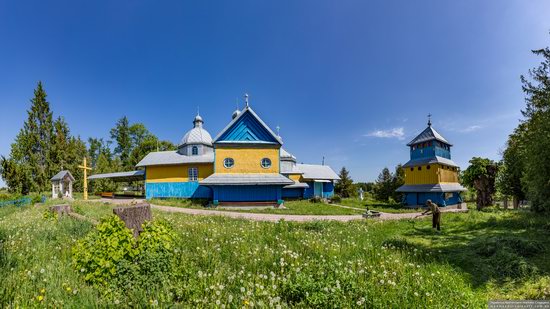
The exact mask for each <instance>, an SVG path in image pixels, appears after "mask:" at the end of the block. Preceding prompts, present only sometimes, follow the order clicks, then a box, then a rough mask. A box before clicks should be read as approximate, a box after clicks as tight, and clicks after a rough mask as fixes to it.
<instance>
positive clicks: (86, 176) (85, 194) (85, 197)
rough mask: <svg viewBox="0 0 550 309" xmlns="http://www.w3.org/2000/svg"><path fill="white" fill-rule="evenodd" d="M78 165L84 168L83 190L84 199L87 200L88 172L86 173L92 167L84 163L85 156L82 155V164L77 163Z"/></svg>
mask: <svg viewBox="0 0 550 309" xmlns="http://www.w3.org/2000/svg"><path fill="white" fill-rule="evenodd" d="M78 167H79V168H81V169H83V170H84V186H83V190H84V200H87V199H88V173H87V171H88V170H91V169H92V168H91V167H88V166H87V165H86V157H84V160H82V165H79V166H78Z"/></svg>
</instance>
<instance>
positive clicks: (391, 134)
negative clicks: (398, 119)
mask: <svg viewBox="0 0 550 309" xmlns="http://www.w3.org/2000/svg"><path fill="white" fill-rule="evenodd" d="M365 136H369V137H379V138H397V139H399V140H402V139H404V138H405V130H404V129H403V128H402V127H401V128H393V129H389V130H375V131H372V132H370V133H368V134H365Z"/></svg>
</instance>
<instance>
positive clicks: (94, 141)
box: [88, 137, 112, 168]
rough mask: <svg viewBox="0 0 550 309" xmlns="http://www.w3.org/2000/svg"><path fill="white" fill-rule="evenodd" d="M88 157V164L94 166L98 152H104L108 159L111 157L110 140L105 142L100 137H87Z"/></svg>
mask: <svg viewBox="0 0 550 309" xmlns="http://www.w3.org/2000/svg"><path fill="white" fill-rule="evenodd" d="M88 145H89V147H88V158H89V159H90V166H91V167H92V168H94V167H95V166H96V164H97V159H98V157H99V155H100V154H102V153H103V154H105V155H106V156H107V157H108V158H109V160H110V159H112V153H111V148H110V145H111V142H110V141H107V142H105V141H104V140H103V139H102V138H93V137H89V138H88Z"/></svg>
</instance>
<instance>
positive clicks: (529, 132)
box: [521, 47, 550, 211]
mask: <svg viewBox="0 0 550 309" xmlns="http://www.w3.org/2000/svg"><path fill="white" fill-rule="evenodd" d="M533 53H534V54H535V55H537V56H541V57H542V58H543V59H542V62H541V63H540V65H539V66H538V67H535V68H533V69H531V70H529V74H528V77H525V76H522V77H521V81H522V84H523V87H522V88H523V91H524V93H525V95H526V98H525V101H526V103H527V106H526V108H525V110H523V111H522V112H523V115H524V117H525V120H524V125H525V127H526V130H525V136H524V139H523V143H524V149H525V151H524V156H525V171H524V175H523V181H524V184H525V188H526V189H527V190H526V191H527V197H528V199H529V201H530V204H531V206H532V209H533V210H535V211H550V48H548V47H546V48H543V49H538V50H534V51H533Z"/></svg>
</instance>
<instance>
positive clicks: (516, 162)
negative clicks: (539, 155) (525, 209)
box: [496, 125, 525, 208]
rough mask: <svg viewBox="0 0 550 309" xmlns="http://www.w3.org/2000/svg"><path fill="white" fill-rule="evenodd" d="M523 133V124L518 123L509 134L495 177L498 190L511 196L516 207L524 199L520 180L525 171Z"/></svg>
mask: <svg viewBox="0 0 550 309" xmlns="http://www.w3.org/2000/svg"><path fill="white" fill-rule="evenodd" d="M524 135H525V126H524V125H520V126H518V127H517V128H516V129H515V130H514V133H512V134H511V135H510V136H509V138H508V141H507V143H506V149H505V150H504V151H503V153H502V164H501V166H500V168H499V170H498V174H497V178H496V186H497V189H498V191H499V192H500V193H501V194H503V195H504V196H506V197H508V196H510V197H512V198H513V202H514V208H518V206H519V201H521V200H524V199H525V191H524V190H523V184H522V180H521V179H522V178H523V175H524V171H525V154H524V152H525V148H524V142H523V139H524Z"/></svg>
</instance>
